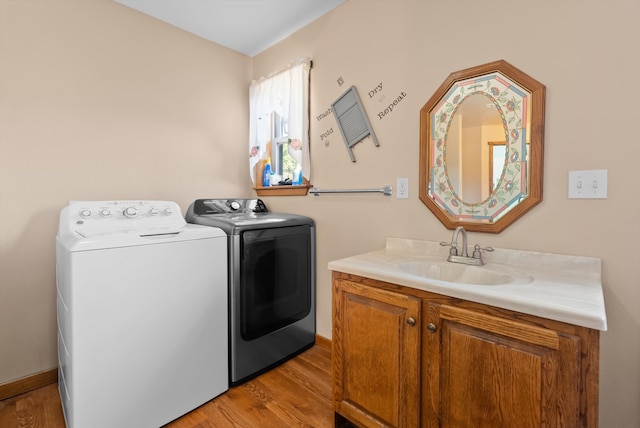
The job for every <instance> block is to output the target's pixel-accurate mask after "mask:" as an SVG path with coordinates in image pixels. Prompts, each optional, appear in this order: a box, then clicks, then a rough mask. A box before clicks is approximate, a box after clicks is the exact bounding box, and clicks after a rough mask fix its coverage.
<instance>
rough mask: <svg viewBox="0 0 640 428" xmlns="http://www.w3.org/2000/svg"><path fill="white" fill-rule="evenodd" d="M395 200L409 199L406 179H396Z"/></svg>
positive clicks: (407, 180)
mask: <svg viewBox="0 0 640 428" xmlns="http://www.w3.org/2000/svg"><path fill="white" fill-rule="evenodd" d="M396 189H397V190H396V198H398V199H408V198H409V179H408V178H396Z"/></svg>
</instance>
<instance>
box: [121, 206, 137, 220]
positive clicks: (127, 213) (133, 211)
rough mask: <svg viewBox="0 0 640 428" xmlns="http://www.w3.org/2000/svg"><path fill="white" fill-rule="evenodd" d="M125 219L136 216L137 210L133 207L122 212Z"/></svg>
mask: <svg viewBox="0 0 640 428" xmlns="http://www.w3.org/2000/svg"><path fill="white" fill-rule="evenodd" d="M122 214H124V216H125V217H128V218H133V217H135V216H137V215H138V210H137V209H136V208H135V207H128V208H125V210H124V211H123V212H122Z"/></svg>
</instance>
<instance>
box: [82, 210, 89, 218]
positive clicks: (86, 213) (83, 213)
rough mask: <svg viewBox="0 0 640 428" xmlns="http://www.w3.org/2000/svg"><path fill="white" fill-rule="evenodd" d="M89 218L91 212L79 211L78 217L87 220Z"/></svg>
mask: <svg viewBox="0 0 640 428" xmlns="http://www.w3.org/2000/svg"><path fill="white" fill-rule="evenodd" d="M89 216H91V210H82V211H80V217H84V218H87V217H89Z"/></svg>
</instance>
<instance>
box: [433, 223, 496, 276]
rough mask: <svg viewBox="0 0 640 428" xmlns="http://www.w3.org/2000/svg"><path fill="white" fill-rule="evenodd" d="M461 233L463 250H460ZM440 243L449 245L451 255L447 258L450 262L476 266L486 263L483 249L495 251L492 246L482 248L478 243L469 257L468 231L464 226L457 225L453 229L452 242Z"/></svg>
mask: <svg viewBox="0 0 640 428" xmlns="http://www.w3.org/2000/svg"><path fill="white" fill-rule="evenodd" d="M460 234H462V248H461V251H458V235H460ZM440 245H442V246H448V247H449V257H448V258H447V261H448V262H451V263H463V264H466V265H474V266H482V265H483V264H484V262H483V261H482V251H493V248H491V247H487V248H480V245H478V244H476V245H475V246H474V247H473V255H472V256H471V257H469V252H468V249H467V231H466V230H465V228H464V227H462V226H458V227H456V230H454V231H453V237H452V238H451V243H447V242H441V243H440Z"/></svg>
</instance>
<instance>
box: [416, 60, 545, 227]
mask: <svg viewBox="0 0 640 428" xmlns="http://www.w3.org/2000/svg"><path fill="white" fill-rule="evenodd" d="M544 106H545V86H544V85H542V84H541V83H540V82H538V81H537V80H535V79H533V78H532V77H531V76H529V75H527V74H526V73H524V72H523V71H521V70H519V69H517V68H515V67H514V66H512V65H511V64H509V63H507V62H506V61H502V60H501V61H495V62H492V63H489V64H484V65H480V66H477V67H472V68H468V69H465V70H461V71H456V72H454V73H451V74H450V75H449V77H448V78H447V79H446V80H445V81H444V82H443V83H442V85H440V87H439V88H438V89H437V90H436V92H435V93H434V94H433V96H432V97H431V98H430V99H429V101H427V103H426V104H425V105H424V107H423V108H422V109H421V110H420V199H421V200H422V202H423V203H424V204H425V205H426V206H427V207H428V208H429V209H430V210H431V211H432V212H433V213H434V214H435V215H436V216H437V217H438V219H440V221H441V222H442V223H443V224H444V225H445V226H446V227H447V228H448V229H455V228H456V227H458V226H464V228H465V229H467V230H470V231H475V232H492V233H498V232H501V231H502V230H504V229H505V228H506V227H507V226H509V225H510V224H511V223H513V222H514V221H516V220H517V219H519V218H520V217H521V216H522V215H524V214H525V213H526V212H527V211H529V210H530V209H531V208H532V207H533V206H535V205H537V204H538V203H539V202H540V201H542V169H543V146H544Z"/></svg>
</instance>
